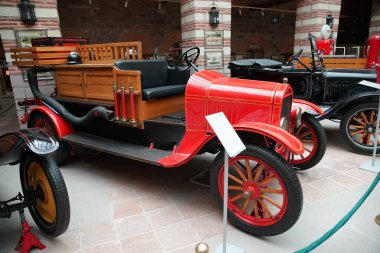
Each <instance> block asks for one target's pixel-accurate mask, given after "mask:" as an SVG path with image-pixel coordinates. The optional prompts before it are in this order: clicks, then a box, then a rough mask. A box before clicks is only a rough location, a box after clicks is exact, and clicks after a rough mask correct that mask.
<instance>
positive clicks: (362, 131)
mask: <svg viewBox="0 0 380 253" xmlns="http://www.w3.org/2000/svg"><path fill="white" fill-rule="evenodd" d="M361 133H364V130H359V131H356V132H353V133H352V134H351V136H352V137H354V136H355V135H357V134H361Z"/></svg>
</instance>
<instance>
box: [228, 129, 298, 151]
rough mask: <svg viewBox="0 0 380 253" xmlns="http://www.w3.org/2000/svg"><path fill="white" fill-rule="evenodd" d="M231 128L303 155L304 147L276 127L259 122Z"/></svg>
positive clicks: (290, 135) (289, 134) (294, 138)
mask: <svg viewBox="0 0 380 253" xmlns="http://www.w3.org/2000/svg"><path fill="white" fill-rule="evenodd" d="M233 127H234V129H235V130H236V131H244V132H252V133H257V134H260V135H263V136H266V137H268V138H270V139H273V140H275V141H276V142H278V143H280V144H281V145H282V146H284V147H287V148H288V149H289V150H290V151H291V152H292V153H295V154H303V153H304V151H305V147H304V145H303V144H302V142H301V141H300V140H299V139H298V138H297V137H295V136H294V135H292V134H291V133H289V132H287V131H285V130H284V129H282V128H280V127H278V126H274V125H269V124H265V123H259V122H247V123H241V124H236V125H234V126H233Z"/></svg>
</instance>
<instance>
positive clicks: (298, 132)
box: [295, 124, 303, 136]
mask: <svg viewBox="0 0 380 253" xmlns="http://www.w3.org/2000/svg"><path fill="white" fill-rule="evenodd" d="M302 126H303V124H301V125H300V126H299V128H298V129H297V131H296V134H295V136H298V135H299V134H300V132H301V129H302Z"/></svg>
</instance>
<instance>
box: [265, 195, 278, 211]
mask: <svg viewBox="0 0 380 253" xmlns="http://www.w3.org/2000/svg"><path fill="white" fill-rule="evenodd" d="M260 197H262V198H263V199H265V200H266V201H268V202H269V203H271V204H272V205H274V206H275V207H277V208H278V209H281V207H282V205H281V204H279V203H277V202H276V201H274V200H273V199H271V198H269V197H268V196H266V195H264V194H262V195H261V196H260Z"/></svg>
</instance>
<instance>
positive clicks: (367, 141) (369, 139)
mask: <svg viewBox="0 0 380 253" xmlns="http://www.w3.org/2000/svg"><path fill="white" fill-rule="evenodd" d="M370 141H371V135H370V134H368V135H367V137H366V140H365V144H366V145H369V143H370Z"/></svg>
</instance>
